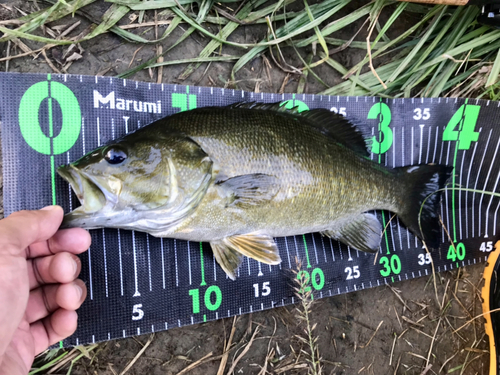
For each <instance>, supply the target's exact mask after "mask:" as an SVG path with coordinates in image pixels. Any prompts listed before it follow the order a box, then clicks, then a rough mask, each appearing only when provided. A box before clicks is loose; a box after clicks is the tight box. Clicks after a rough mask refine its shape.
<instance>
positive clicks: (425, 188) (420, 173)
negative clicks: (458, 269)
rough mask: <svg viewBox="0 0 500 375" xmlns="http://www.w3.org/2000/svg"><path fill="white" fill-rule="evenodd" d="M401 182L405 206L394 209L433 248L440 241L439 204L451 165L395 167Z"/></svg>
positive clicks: (409, 227)
mask: <svg viewBox="0 0 500 375" xmlns="http://www.w3.org/2000/svg"><path fill="white" fill-rule="evenodd" d="M395 171H396V173H397V174H398V175H399V177H400V181H402V186H404V192H405V193H404V194H405V198H404V200H403V202H405V203H406V204H405V206H403V208H402V210H401V212H396V213H397V214H398V216H399V218H400V219H401V221H402V222H403V224H404V225H406V227H407V228H408V229H409V230H410V231H411V232H412V233H413V234H414V235H415V236H417V237H418V238H420V240H422V241H424V242H425V244H426V245H427V246H428V247H429V248H432V249H436V248H438V247H439V244H440V236H441V225H440V223H439V205H440V202H441V191H439V190H441V189H443V188H444V187H445V185H446V183H447V181H448V180H449V178H450V177H451V174H452V171H453V168H452V167H448V166H445V165H437V164H423V165H414V166H408V167H401V168H396V169H395Z"/></svg>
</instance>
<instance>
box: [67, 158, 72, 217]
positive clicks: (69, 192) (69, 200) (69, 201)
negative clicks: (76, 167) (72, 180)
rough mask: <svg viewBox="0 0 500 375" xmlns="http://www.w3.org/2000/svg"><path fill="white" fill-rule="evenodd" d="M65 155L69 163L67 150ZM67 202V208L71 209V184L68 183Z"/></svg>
mask: <svg viewBox="0 0 500 375" xmlns="http://www.w3.org/2000/svg"><path fill="white" fill-rule="evenodd" d="M66 155H67V160H68V161H67V164H69V151H68V152H67V153H66ZM68 203H69V210H70V211H73V202H72V199H71V185H70V184H68Z"/></svg>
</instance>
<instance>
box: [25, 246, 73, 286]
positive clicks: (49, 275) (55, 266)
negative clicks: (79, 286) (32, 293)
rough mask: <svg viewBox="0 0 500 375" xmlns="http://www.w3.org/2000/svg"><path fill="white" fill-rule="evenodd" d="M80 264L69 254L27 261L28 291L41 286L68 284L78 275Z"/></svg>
mask: <svg viewBox="0 0 500 375" xmlns="http://www.w3.org/2000/svg"><path fill="white" fill-rule="evenodd" d="M81 268H82V263H81V261H80V259H79V258H78V257H77V256H76V255H73V254H70V253H57V254H56V255H51V256H46V257H41V258H35V259H29V260H28V277H29V285H30V290H31V289H35V288H38V287H39V286H40V285H43V284H54V283H69V282H71V281H73V280H75V279H76V278H77V277H78V275H79V274H80V270H81Z"/></svg>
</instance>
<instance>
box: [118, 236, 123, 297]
mask: <svg viewBox="0 0 500 375" xmlns="http://www.w3.org/2000/svg"><path fill="white" fill-rule="evenodd" d="M117 233H118V263H119V265H120V291H121V295H122V296H123V263H122V240H121V235H120V229H117Z"/></svg>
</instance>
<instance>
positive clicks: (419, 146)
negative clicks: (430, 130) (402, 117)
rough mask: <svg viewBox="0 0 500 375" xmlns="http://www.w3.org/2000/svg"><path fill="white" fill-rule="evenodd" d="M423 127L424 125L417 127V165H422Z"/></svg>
mask: <svg viewBox="0 0 500 375" xmlns="http://www.w3.org/2000/svg"><path fill="white" fill-rule="evenodd" d="M424 126H425V124H420V125H419V128H420V143H419V145H418V164H422V143H423V141H424V138H423V137H424V135H423V133H424Z"/></svg>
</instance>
